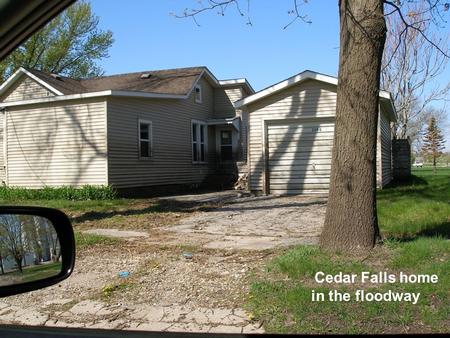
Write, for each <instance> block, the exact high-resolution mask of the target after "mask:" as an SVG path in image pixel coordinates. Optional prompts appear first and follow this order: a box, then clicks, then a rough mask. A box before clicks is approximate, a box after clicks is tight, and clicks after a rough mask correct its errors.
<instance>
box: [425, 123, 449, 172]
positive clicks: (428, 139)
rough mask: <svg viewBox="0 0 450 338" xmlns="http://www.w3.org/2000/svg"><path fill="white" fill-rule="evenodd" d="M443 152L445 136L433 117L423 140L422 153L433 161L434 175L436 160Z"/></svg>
mask: <svg viewBox="0 0 450 338" xmlns="http://www.w3.org/2000/svg"><path fill="white" fill-rule="evenodd" d="M442 150H444V136H442V133H441V131H440V129H439V128H438V126H437V123H436V119H435V118H434V117H431V118H430V121H429V123H428V128H427V131H426V133H425V136H424V138H423V146H422V151H423V154H424V156H426V157H430V158H431V159H432V161H433V172H434V173H436V160H437V158H438V157H439V156H441V155H442Z"/></svg>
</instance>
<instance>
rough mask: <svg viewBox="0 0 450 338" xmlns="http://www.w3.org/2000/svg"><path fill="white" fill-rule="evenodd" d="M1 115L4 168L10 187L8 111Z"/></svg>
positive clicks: (6, 182)
mask: <svg viewBox="0 0 450 338" xmlns="http://www.w3.org/2000/svg"><path fill="white" fill-rule="evenodd" d="M1 113H2V114H3V147H2V151H3V167H4V170H5V181H4V182H5V185H6V186H7V185H8V137H7V136H8V130H7V125H8V124H7V122H6V117H7V110H6V109H3V110H2V111H1Z"/></svg>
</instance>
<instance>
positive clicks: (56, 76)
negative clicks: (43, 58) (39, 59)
mask: <svg viewBox="0 0 450 338" xmlns="http://www.w3.org/2000/svg"><path fill="white" fill-rule="evenodd" d="M50 76H51V77H53V78H55V79H57V80H61V76H59V75H58V74H54V73H51V74H50Z"/></svg>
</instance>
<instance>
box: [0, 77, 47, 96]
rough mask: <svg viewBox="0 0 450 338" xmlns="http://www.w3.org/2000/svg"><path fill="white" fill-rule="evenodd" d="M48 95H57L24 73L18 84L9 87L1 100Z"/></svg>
mask: <svg viewBox="0 0 450 338" xmlns="http://www.w3.org/2000/svg"><path fill="white" fill-rule="evenodd" d="M48 96H55V95H54V94H53V93H52V92H50V91H49V90H48V89H47V88H45V87H44V86H42V85H41V84H39V83H37V82H36V81H34V80H33V79H31V78H29V77H28V76H26V75H23V76H22V78H21V79H20V80H19V81H18V82H17V83H16V84H14V85H13V86H12V87H11V88H9V89H8V91H7V92H6V93H5V94H4V95H3V98H1V99H0V101H4V102H12V101H21V100H29V99H35V98H42V97H48Z"/></svg>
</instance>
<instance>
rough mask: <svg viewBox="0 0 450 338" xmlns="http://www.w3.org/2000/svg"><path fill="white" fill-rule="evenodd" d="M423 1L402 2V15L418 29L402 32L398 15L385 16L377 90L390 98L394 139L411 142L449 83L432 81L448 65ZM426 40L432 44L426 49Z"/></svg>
mask: <svg viewBox="0 0 450 338" xmlns="http://www.w3.org/2000/svg"><path fill="white" fill-rule="evenodd" d="M427 6H428V4H426V2H425V1H421V2H417V1H411V2H405V5H404V9H403V12H404V13H407V16H406V17H407V18H409V20H410V21H414V22H415V26H416V27H418V28H420V30H416V29H409V30H408V29H406V26H405V23H404V22H403V20H402V17H401V16H400V15H389V16H387V17H386V22H387V26H388V34H387V39H386V46H385V49H384V55H383V65H382V72H381V88H383V89H385V90H388V91H389V92H390V93H391V94H392V96H393V99H394V103H395V107H396V109H397V114H398V121H397V122H396V123H395V124H394V125H393V130H392V131H393V134H394V137H396V138H406V137H409V138H410V139H411V141H412V143H415V142H416V141H419V140H420V131H421V128H422V126H423V124H424V122H425V121H426V119H427V118H428V116H427V115H429V111H430V110H434V108H433V107H432V106H431V105H432V104H433V103H434V102H436V101H441V100H444V99H445V98H446V96H447V95H448V93H449V91H450V81H449V82H447V83H446V84H443V85H440V84H439V82H437V81H436V78H437V77H439V76H440V75H442V73H443V72H444V70H445V68H446V66H447V64H448V55H449V49H448V41H447V37H445V38H444V39H442V37H441V36H438V35H437V34H436V33H435V32H434V31H433V28H435V25H434V23H433V21H432V20H431V19H432V18H431V17H430V16H429V11H428V7H427ZM427 40H430V41H432V42H433V44H434V45H435V47H434V48H430V43H429V42H428V41H427Z"/></svg>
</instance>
